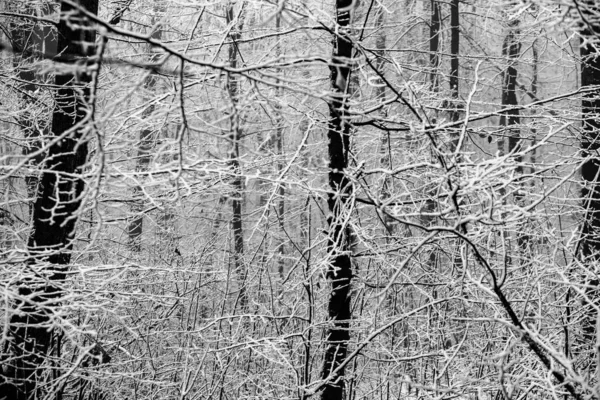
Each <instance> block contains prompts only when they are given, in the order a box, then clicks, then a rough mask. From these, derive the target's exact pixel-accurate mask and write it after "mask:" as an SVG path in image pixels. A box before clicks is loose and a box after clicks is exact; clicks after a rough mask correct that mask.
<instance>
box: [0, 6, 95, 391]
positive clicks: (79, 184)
mask: <svg viewBox="0 0 600 400" xmlns="http://www.w3.org/2000/svg"><path fill="white" fill-rule="evenodd" d="M80 4H81V7H83V8H85V9H86V10H87V11H89V12H90V13H93V14H97V12H98V1H97V0H82V1H81V2H80ZM60 15H61V19H60V22H59V24H58V49H59V50H60V51H61V53H60V60H61V62H62V63H64V64H67V68H65V69H64V72H62V73H58V74H57V76H56V85H57V86H58V87H59V89H58V92H57V97H56V106H55V109H54V112H53V117H52V135H53V137H55V138H59V137H60V138H62V139H60V140H58V141H57V142H56V143H54V144H52V145H50V147H49V148H48V152H47V156H46V160H45V163H44V171H45V172H44V173H43V174H42V176H41V179H40V182H39V188H38V193H37V198H36V201H35V204H34V206H33V226H32V230H31V234H30V236H29V242H28V250H29V254H30V258H29V260H28V262H27V265H26V266H25V267H24V268H23V270H22V271H21V274H22V278H21V279H20V284H19V287H18V291H19V295H20V299H19V300H18V301H17V302H16V307H17V310H15V313H14V314H13V315H12V317H11V321H10V327H9V334H10V336H11V338H12V340H11V343H10V345H9V346H10V349H9V350H8V352H9V353H10V355H11V357H12V360H11V361H10V362H9V363H5V365H4V366H3V368H2V371H1V373H2V376H1V380H0V393H2V395H5V396H6V397H7V398H8V399H15V400H21V399H22V400H27V399H33V398H43V397H44V395H43V393H42V391H43V390H44V387H45V386H46V384H45V383H43V382H40V383H39V384H38V377H39V378H41V379H43V375H42V374H41V373H42V372H43V364H44V362H45V358H46V355H47V354H48V352H49V350H50V343H51V339H52V336H53V329H52V326H53V323H54V322H53V321H52V315H53V314H54V313H55V312H56V311H57V310H56V308H57V307H58V305H59V303H60V299H61V297H62V296H63V292H62V290H63V289H62V284H63V283H64V280H65V278H66V272H67V268H68V264H69V263H70V261H71V249H72V247H73V239H74V234H75V224H76V222H77V211H78V210H79V208H80V205H81V202H82V199H81V196H82V194H83V189H84V181H83V179H82V178H81V173H82V172H83V167H84V166H85V163H86V160H87V156H88V149H87V138H86V129H85V126H84V123H85V122H86V119H87V118H88V115H87V111H88V110H87V102H88V100H89V97H90V83H91V81H92V69H91V68H83V66H81V59H82V58H84V57H90V56H92V55H93V54H94V52H95V31H94V29H93V28H90V27H89V22H88V21H87V20H86V19H85V18H82V17H81V16H80V14H79V13H78V12H77V8H74V7H72V6H70V5H69V4H66V3H62V5H61V13H60ZM67 20H68V21H67ZM90 62H92V61H91V60H90V59H89V58H88V61H87V66H90V67H91V65H90V64H89V63H90ZM95 62H98V61H95ZM77 64H79V65H80V66H79V68H77V73H74V72H73V70H72V68H75V66H76V65H77ZM30 271H32V272H33V273H31V272H30Z"/></svg>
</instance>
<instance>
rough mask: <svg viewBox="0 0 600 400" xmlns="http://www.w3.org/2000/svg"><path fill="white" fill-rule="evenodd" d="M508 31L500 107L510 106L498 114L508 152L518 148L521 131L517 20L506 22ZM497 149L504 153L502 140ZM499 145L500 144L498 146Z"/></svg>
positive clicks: (518, 170)
mask: <svg viewBox="0 0 600 400" xmlns="http://www.w3.org/2000/svg"><path fill="white" fill-rule="evenodd" d="M508 27H509V30H508V33H507V35H506V38H504V43H503V45H502V55H503V56H504V57H505V58H506V60H507V62H508V66H507V68H506V70H505V71H504V73H503V77H502V108H510V107H513V109H509V110H507V111H505V112H504V113H503V114H502V115H501V116H500V125H501V126H504V127H506V134H505V135H503V136H508V152H509V153H510V152H512V151H516V150H518V147H519V145H520V143H521V133H520V130H519V127H518V125H519V123H520V122H521V117H520V114H519V110H517V109H516V106H517V105H518V104H519V102H518V100H517V68H516V62H517V59H518V58H519V54H520V52H521V43H520V42H519V38H518V35H519V21H518V20H512V21H510V22H509V23H508ZM498 146H499V148H498V150H499V151H500V154H504V140H500V141H499V142H498ZM500 146H502V147H501V148H500ZM516 161H517V164H518V163H519V162H520V161H521V159H520V157H519V158H517V159H516ZM517 172H522V168H521V167H520V166H517Z"/></svg>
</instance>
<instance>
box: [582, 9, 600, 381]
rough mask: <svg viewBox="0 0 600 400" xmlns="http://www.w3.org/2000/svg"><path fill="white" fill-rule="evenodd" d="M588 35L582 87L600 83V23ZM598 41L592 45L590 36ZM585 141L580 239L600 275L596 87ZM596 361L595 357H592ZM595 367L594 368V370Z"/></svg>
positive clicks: (591, 293)
mask: <svg viewBox="0 0 600 400" xmlns="http://www.w3.org/2000/svg"><path fill="white" fill-rule="evenodd" d="M587 3H588V4H589V5H588V11H592V10H589V9H593V10H594V11H596V12H598V11H599V10H598V8H599V7H598V6H594V5H593V3H591V2H589V1H588V2H587ZM590 21H598V20H597V18H596V19H593V18H590ZM582 37H583V38H584V40H583V42H582V46H581V49H580V52H581V87H582V88H584V89H585V88H586V86H597V85H600V54H598V51H597V48H596V47H595V46H597V40H598V38H600V23H598V22H595V24H587V25H585V28H584V29H583V32H582ZM587 38H589V39H591V40H595V41H596V44H595V45H592V44H591V42H589V41H587V40H586V39H587ZM581 111H582V114H583V115H582V119H583V127H582V140H581V150H582V155H583V157H585V158H586V160H585V162H584V163H583V165H582V167H581V176H582V178H583V188H582V189H581V197H582V198H583V209H584V212H585V214H584V219H583V224H582V227H581V239H580V241H579V255H580V257H581V259H582V262H583V263H584V265H586V266H588V268H589V270H590V271H592V272H594V273H595V274H596V276H597V274H598V271H597V269H596V268H595V267H594V265H595V264H597V263H598V261H599V260H600V184H599V183H600V157H598V150H599V149H600V118H599V113H600V92H599V91H598V90H595V91H594V92H592V93H588V94H586V95H585V97H584V99H583V101H582V104H581ZM598 284H599V281H598V278H592V279H588V282H587V285H588V288H587V290H586V294H587V299H586V301H585V302H584V303H588V302H589V301H592V302H594V303H596V304H598V303H599V301H598V297H599V293H598ZM586 308H587V311H586V312H585V313H584V315H585V317H584V319H583V322H582V330H583V338H582V339H583V342H584V346H585V348H586V349H591V348H593V347H594V344H595V343H596V319H597V315H596V314H597V313H596V312H595V310H594V308H593V307H592V306H591V305H589V304H586ZM590 358H591V359H592V360H593V358H594V356H593V355H592V356H591V357H590ZM590 370H592V369H590Z"/></svg>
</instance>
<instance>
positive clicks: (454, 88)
mask: <svg viewBox="0 0 600 400" xmlns="http://www.w3.org/2000/svg"><path fill="white" fill-rule="evenodd" d="M459 52H460V1H459V0H452V2H451V3H450V95H451V96H452V102H453V104H452V113H451V120H452V122H456V121H458V118H459V117H460V108H459V105H458V96H459V84H458V74H459V60H458V55H459ZM455 136H458V135H455ZM454 142H455V146H456V144H457V142H458V140H457V139H455V140H454Z"/></svg>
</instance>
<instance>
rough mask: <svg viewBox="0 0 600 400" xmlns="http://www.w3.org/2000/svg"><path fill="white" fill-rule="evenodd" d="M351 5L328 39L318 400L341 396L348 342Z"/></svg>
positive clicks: (342, 8) (343, 7)
mask: <svg viewBox="0 0 600 400" xmlns="http://www.w3.org/2000/svg"><path fill="white" fill-rule="evenodd" d="M353 3H354V2H353V1H352V0H336V4H335V12H336V22H337V24H338V26H339V30H338V29H336V30H335V36H334V37H333V57H332V65H331V67H330V70H331V85H332V87H333V90H334V94H333V99H332V100H331V102H330V103H329V113H330V119H329V127H328V132H327V138H328V141H329V145H328V148H329V186H330V193H329V194H328V198H327V205H328V208H329V212H330V215H329V217H328V225H329V240H328V246H327V247H328V252H329V254H330V257H331V264H330V266H329V270H328V272H327V276H328V278H329V279H330V280H331V295H330V298H329V306H328V315H329V319H330V321H331V322H330V323H331V324H332V326H331V327H330V328H329V329H328V332H327V336H326V346H327V347H326V350H325V362H324V365H323V371H322V375H321V376H322V378H323V379H328V383H327V384H326V385H325V387H324V389H323V391H322V393H321V399H322V400H341V399H342V398H343V396H344V392H345V390H344V389H345V382H344V379H345V372H344V368H342V367H341V366H340V364H342V363H343V362H344V361H345V359H346V353H347V349H348V341H349V340H350V331H349V329H350V318H351V312H350V301H351V298H350V283H351V280H352V262H351V258H350V254H349V247H350V245H349V244H350V240H349V239H350V229H349V227H348V225H347V223H346V216H347V214H348V212H349V211H348V208H349V206H350V194H351V191H352V183H351V182H350V180H349V179H348V177H347V176H346V168H347V167H348V153H349V151H348V150H349V146H350V124H349V122H348V121H347V120H346V115H345V114H346V109H347V104H346V97H347V94H348V88H349V76H350V62H351V59H352V41H351V40H350V39H349V38H348V36H347V35H348V34H349V33H350V31H349V29H348V28H349V25H350V17H351V16H350V13H351V11H352V10H351V8H352V6H353Z"/></svg>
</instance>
